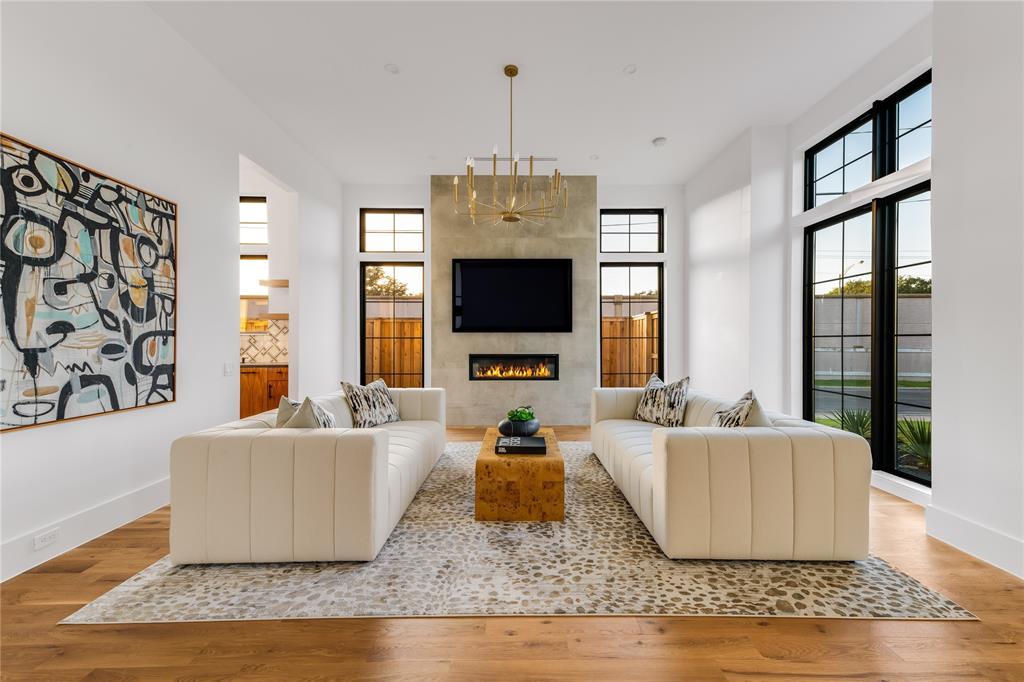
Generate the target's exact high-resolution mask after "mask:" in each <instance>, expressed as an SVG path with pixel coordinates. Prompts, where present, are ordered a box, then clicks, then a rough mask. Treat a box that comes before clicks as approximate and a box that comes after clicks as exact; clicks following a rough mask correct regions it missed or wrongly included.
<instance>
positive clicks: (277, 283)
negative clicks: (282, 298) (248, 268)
mask: <svg viewBox="0 0 1024 682" xmlns="http://www.w3.org/2000/svg"><path fill="white" fill-rule="evenodd" d="M260 286H261V287H270V288H271V289H287V288H288V280H286V279H261V280H260Z"/></svg>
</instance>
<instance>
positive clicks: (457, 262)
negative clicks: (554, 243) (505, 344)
mask: <svg viewBox="0 0 1024 682" xmlns="http://www.w3.org/2000/svg"><path fill="white" fill-rule="evenodd" d="M452 331H455V332H571V331H572V260H571V259H569V258H519V259H484V258H478V259H468V258H466V259H453V260H452Z"/></svg>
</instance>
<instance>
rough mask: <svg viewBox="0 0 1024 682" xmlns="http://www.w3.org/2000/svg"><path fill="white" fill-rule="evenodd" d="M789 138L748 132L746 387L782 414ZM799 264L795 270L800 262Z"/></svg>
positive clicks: (777, 131) (773, 129) (763, 130)
mask: <svg viewBox="0 0 1024 682" xmlns="http://www.w3.org/2000/svg"><path fill="white" fill-rule="evenodd" d="M788 154H789V136H788V131H787V130H786V128H785V127H784V126H757V127H754V128H752V129H751V130H750V311H749V314H750V341H749V343H750V348H749V352H748V356H747V357H748V359H749V362H750V381H749V383H750V387H751V388H753V389H754V391H755V392H756V394H757V397H758V399H759V400H760V402H761V403H762V404H764V405H765V406H766V407H767V408H768V409H772V410H780V411H785V410H787V409H788V408H789V404H790V398H791V395H790V385H789V347H790V345H791V343H792V339H790V338H789V316H788V314H787V313H788V305H787V304H788V300H789V299H788V297H789V275H790V272H791V270H792V266H793V262H794V261H792V259H791V257H790V250H789V246H788V235H789V223H788V216H789V214H788V210H789V202H788V201H787V200H786V198H787V197H788V196H789V187H790V181H791V177H790V174H789V173H788V172H787V171H788V164H787V160H788ZM795 262H796V263H797V269H799V263H800V261H799V260H797V261H795Z"/></svg>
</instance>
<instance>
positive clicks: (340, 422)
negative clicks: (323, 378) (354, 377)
mask: <svg viewBox="0 0 1024 682" xmlns="http://www.w3.org/2000/svg"><path fill="white" fill-rule="evenodd" d="M316 402H317V404H319V405H320V407H322V408H324V409H325V410H327V411H328V412H330V413H331V414H333V415H334V422H335V424H337V426H338V428H343V429H351V428H355V422H354V421H353V420H352V410H350V409H349V408H348V401H347V400H345V393H344V391H341V390H337V391H335V392H334V393H328V394H327V395H322V396H319V397H318V398H317V399H316Z"/></svg>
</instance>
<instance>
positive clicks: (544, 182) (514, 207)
mask: <svg viewBox="0 0 1024 682" xmlns="http://www.w3.org/2000/svg"><path fill="white" fill-rule="evenodd" d="M518 74H519V67H518V66H516V65H515V64H509V65H507V66H506V67H505V75H506V76H508V152H509V156H508V157H507V160H508V177H507V178H499V177H498V162H499V161H501V162H503V163H504V161H505V160H506V158H505V157H502V158H499V157H498V145H494V150H493V151H492V152H491V159H490V160H491V182H490V197H488V196H487V194H488V192H487V189H486V188H484V187H481V188H480V190H482V191H478V188H477V179H476V168H475V166H476V159H475V158H474V157H472V156H468V157H466V181H465V185H466V186H465V189H462V190H460V188H459V176H457V175H456V176H455V178H454V179H453V180H452V206H453V208H454V209H455V213H456V214H458V215H467V216H469V217H470V219H471V220H472V221H473V224H474V225H476V224H477V220H483V221H492V224H493V225H497V224H498V223H500V222H506V223H518V222H527V223H533V224H535V225H543V224H544V223H546V222H548V221H549V220H557V219H559V218H561V217H562V216H563V215H565V211H566V209H567V208H568V207H569V186H568V184H567V183H566V182H565V179H564V178H562V174H561V172H560V171H559V170H558V169H557V168H556V169H555V172H554V173H552V174H551V175H547V176H541V177H534V174H533V165H534V162H535V161H555V159H553V158H549V157H545V158H542V157H534V156H533V155H531V156H530V157H529V169H528V173H527V175H526V177H521V176H520V175H519V154H518V153H517V152H513V151H512V150H513V147H512V79H513V78H515V77H516V76H517V75H518ZM482 160H486V159H482ZM488 199H489V201H488Z"/></svg>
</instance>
